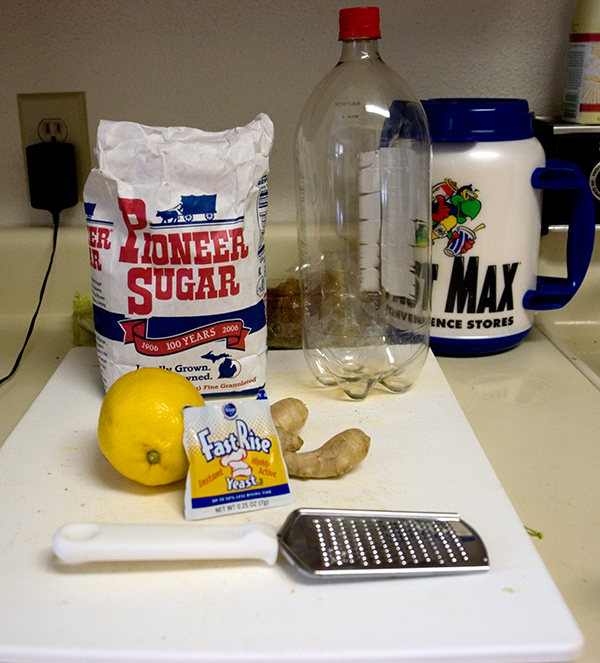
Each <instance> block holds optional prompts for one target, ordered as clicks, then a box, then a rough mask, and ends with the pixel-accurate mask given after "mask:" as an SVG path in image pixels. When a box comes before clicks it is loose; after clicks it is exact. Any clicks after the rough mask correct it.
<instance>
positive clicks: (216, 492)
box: [183, 392, 294, 520]
mask: <svg viewBox="0 0 600 663" xmlns="http://www.w3.org/2000/svg"><path fill="white" fill-rule="evenodd" d="M183 422H184V446H185V449H186V452H187V455H188V459H189V463H190V466H189V471H188V477H187V482H186V487H185V498H184V499H185V517H186V519H188V520H199V519H202V518H210V517H212V516H222V515H226V514H231V513H239V512H241V511H254V510H256V509H265V508H268V507H274V506H282V505H284V504H291V503H292V502H293V501H294V498H293V496H292V492H291V490H290V485H289V479H288V474H287V468H286V466H285V462H284V460H283V455H282V452H281V447H280V445H279V440H278V438H277V432H276V430H275V424H274V423H273V419H272V417H271V407H270V404H269V401H268V399H267V398H266V397H265V396H264V392H261V393H259V398H251V397H245V398H238V399H231V400H219V402H214V401H207V402H205V405H203V406H202V407H186V408H184V410H183Z"/></svg>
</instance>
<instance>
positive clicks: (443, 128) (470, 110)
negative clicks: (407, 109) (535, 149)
mask: <svg viewBox="0 0 600 663" xmlns="http://www.w3.org/2000/svg"><path fill="white" fill-rule="evenodd" d="M422 104H423V108H424V109H425V113H426V114H427V120H428V122H429V130H430V132H431V140H432V141H433V142H475V141H485V142H491V141H504V140H525V139H526V138H533V136H534V132H533V113H531V112H530V111H529V104H528V103H527V101H526V100H525V99H494V98H491V99H485V98H472V99H470V98H464V99H443V98H441V99H427V100H426V101H423V102H422Z"/></svg>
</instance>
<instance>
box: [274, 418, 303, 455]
mask: <svg viewBox="0 0 600 663" xmlns="http://www.w3.org/2000/svg"><path fill="white" fill-rule="evenodd" d="M275 430H276V431H277V437H278V438H279V444H281V449H282V451H283V452H284V453H285V452H286V451H289V452H292V453H293V452H294V451H298V449H300V448H301V447H302V445H303V444H304V440H303V439H302V438H301V437H300V436H299V435H297V434H296V433H290V431H289V430H286V429H285V428H282V427H281V426H278V425H277V424H275Z"/></svg>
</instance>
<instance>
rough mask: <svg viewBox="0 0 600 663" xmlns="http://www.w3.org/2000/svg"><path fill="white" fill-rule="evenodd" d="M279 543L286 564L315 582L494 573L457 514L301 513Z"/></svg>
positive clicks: (476, 539) (478, 540)
mask: <svg viewBox="0 0 600 663" xmlns="http://www.w3.org/2000/svg"><path fill="white" fill-rule="evenodd" d="M278 538H279V545H280V549H281V551H282V552H283V554H284V555H285V557H286V559H287V560H288V561H289V562H290V563H291V564H293V565H294V566H296V567H297V568H298V569H299V570H301V571H302V572H304V573H305V574H308V575H310V576H313V577H315V576H316V577H326V576H331V577H350V576H356V577H358V576H366V575H368V576H393V575H402V576H423V575H437V574H454V573H473V572H475V571H487V570H488V569H489V562H488V556H487V551H486V549H485V546H484V544H483V541H482V540H481V538H480V537H479V535H478V534H477V532H475V531H474V530H473V529H472V528H471V527H469V525H467V524H466V523H465V522H464V521H463V520H461V518H460V517H459V515H458V514H455V513H419V512H399V511H357V510H341V509H333V510H327V509H298V510H296V511H294V512H293V513H292V514H290V516H289V517H288V519H287V520H286V522H285V524H284V526H283V527H282V529H281V531H280V532H279V535H278Z"/></svg>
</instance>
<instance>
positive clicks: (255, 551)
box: [52, 523, 279, 566]
mask: <svg viewBox="0 0 600 663" xmlns="http://www.w3.org/2000/svg"><path fill="white" fill-rule="evenodd" d="M52 547H53V549H54V554H55V555H56V556H57V557H58V558H59V559H61V560H62V561H64V562H67V563H69V564H79V563H81V562H108V561H112V562H114V561H138V560H173V559H180V560H181V559H188V560H189V559H261V560H263V561H265V562H266V563H267V564H268V565H269V566H273V565H274V564H275V562H276V561H277V554H278V549H279V545H278V541H277V532H276V530H275V529H274V528H273V527H270V526H269V525H264V524H249V525H224V526H215V525H212V526H205V525H128V524H116V523H115V524H110V525H106V524H102V523H70V524H68V525H63V527H61V528H60V529H59V530H58V531H57V532H56V534H55V535H54V537H53V539H52Z"/></svg>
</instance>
